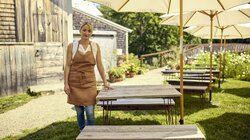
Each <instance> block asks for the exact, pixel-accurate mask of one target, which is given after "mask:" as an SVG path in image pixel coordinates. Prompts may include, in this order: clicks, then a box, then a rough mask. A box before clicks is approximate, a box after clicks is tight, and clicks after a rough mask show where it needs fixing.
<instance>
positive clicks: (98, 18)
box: [73, 8, 132, 32]
mask: <svg viewBox="0 0 250 140" xmlns="http://www.w3.org/2000/svg"><path fill="white" fill-rule="evenodd" d="M73 11H76V12H79V13H82V14H84V15H87V16H89V17H91V18H94V19H96V20H99V21H102V22H104V23H106V24H108V25H110V26H113V27H116V28H118V29H120V30H123V31H126V32H132V30H131V29H129V28H126V27H124V26H121V25H119V24H117V23H115V22H112V21H110V20H107V19H105V18H103V17H100V16H95V15H92V14H90V13H87V12H85V11H81V10H78V9H76V8H73Z"/></svg>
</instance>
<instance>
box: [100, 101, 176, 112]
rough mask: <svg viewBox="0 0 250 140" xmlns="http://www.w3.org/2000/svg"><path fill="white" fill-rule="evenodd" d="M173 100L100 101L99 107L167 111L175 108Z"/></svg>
mask: <svg viewBox="0 0 250 140" xmlns="http://www.w3.org/2000/svg"><path fill="white" fill-rule="evenodd" d="M174 105H175V102H174V100H173V99H165V100H164V99H161V98H156V99H118V100H114V101H109V103H108V102H107V101H99V102H98V103H97V106H101V107H103V108H104V109H105V110H166V109H167V108H170V107H173V106H174Z"/></svg>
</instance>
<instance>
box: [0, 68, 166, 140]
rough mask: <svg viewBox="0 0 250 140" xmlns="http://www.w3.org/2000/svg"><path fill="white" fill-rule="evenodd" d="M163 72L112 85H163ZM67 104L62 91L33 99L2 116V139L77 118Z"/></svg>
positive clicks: (147, 74) (153, 72)
mask: <svg viewBox="0 0 250 140" xmlns="http://www.w3.org/2000/svg"><path fill="white" fill-rule="evenodd" d="M162 70H164V68H160V69H155V70H152V71H149V72H147V73H146V74H143V75H137V76H135V77H134V78H127V79H126V80H124V81H121V82H117V83H113V84H111V85H145V84H162V82H163V80H164V77H163V76H162V75H161V71H162ZM57 86H60V87H62V84H57ZM66 102H67V96H66V94H64V93H63V92H62V90H58V91H57V93H56V94H54V95H48V96H42V97H40V98H37V99H33V100H32V101H30V102H29V103H27V104H25V105H23V106H20V107H18V108H16V109H14V110H10V111H7V112H6V113H3V114H0V139H1V138H4V137H6V136H9V135H17V134H21V133H22V131H24V130H30V129H34V128H42V127H45V126H47V125H50V124H52V123H53V122H57V121H63V120H65V119H66V118H68V117H72V116H75V111H74V110H73V106H72V105H69V104H67V103H66Z"/></svg>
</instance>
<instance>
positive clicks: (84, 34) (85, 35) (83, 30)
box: [80, 24, 92, 39]
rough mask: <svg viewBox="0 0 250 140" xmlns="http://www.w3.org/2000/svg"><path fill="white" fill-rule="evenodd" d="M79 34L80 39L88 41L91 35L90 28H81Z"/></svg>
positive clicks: (85, 26) (88, 26)
mask: <svg viewBox="0 0 250 140" xmlns="http://www.w3.org/2000/svg"><path fill="white" fill-rule="evenodd" d="M80 34H81V37H82V39H89V38H90V37H91V35H92V28H91V27H90V25H87V24H86V25H84V26H82V28H81V30H80Z"/></svg>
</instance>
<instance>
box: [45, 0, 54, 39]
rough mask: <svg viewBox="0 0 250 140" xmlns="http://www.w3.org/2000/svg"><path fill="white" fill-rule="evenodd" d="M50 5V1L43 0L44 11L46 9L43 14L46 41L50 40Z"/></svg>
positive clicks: (51, 3)
mask: <svg viewBox="0 0 250 140" xmlns="http://www.w3.org/2000/svg"><path fill="white" fill-rule="evenodd" d="M51 5H53V2H52V1H44V8H45V9H44V11H46V14H45V29H46V37H45V38H46V42H51V41H52V25H51V24H52V21H51V16H52V11H51Z"/></svg>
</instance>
